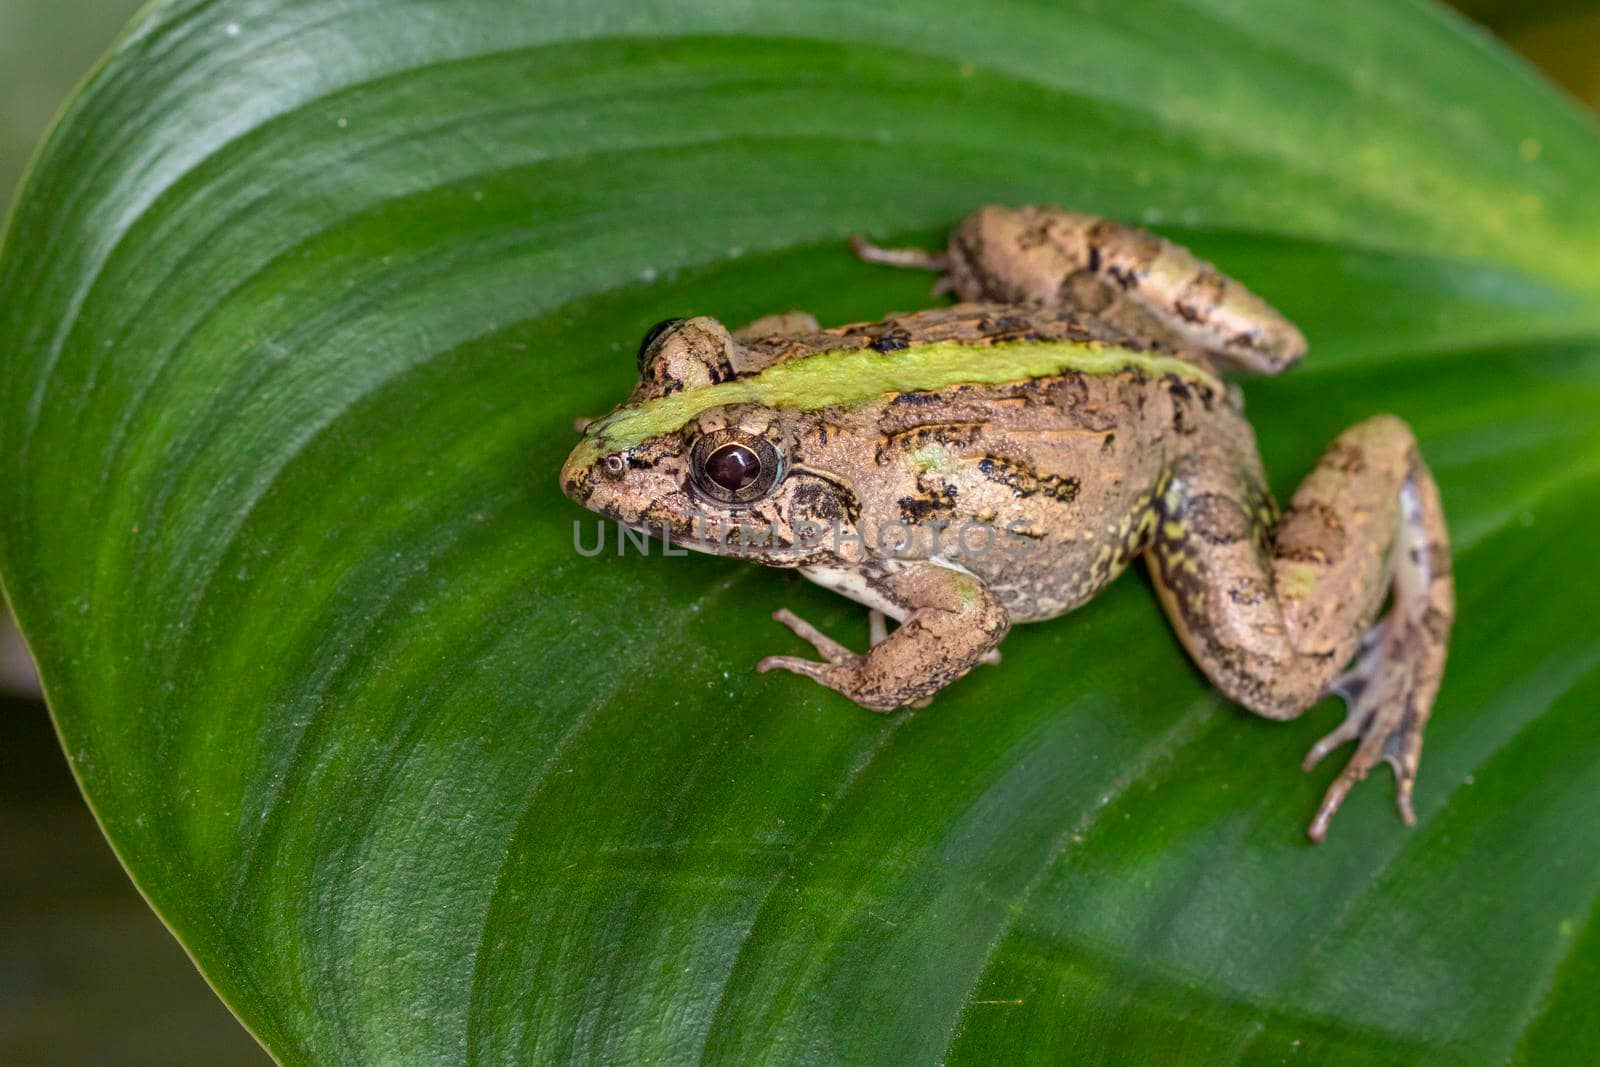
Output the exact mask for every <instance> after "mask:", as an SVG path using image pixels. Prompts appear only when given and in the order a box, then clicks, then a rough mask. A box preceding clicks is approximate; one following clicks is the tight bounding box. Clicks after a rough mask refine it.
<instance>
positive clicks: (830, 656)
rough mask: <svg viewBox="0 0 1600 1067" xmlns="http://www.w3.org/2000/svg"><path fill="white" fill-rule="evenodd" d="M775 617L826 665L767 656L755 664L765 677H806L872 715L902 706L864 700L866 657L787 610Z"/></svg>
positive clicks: (792, 658)
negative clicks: (786, 674)
mask: <svg viewBox="0 0 1600 1067" xmlns="http://www.w3.org/2000/svg"><path fill="white" fill-rule="evenodd" d="M772 617H773V618H774V619H776V620H777V621H778V622H781V623H783V624H784V625H785V626H787V627H788V628H789V629H790V630H792V631H794V635H795V636H796V637H798V638H800V640H802V641H805V642H806V643H808V644H809V645H811V647H813V648H815V649H816V650H817V654H818V655H820V656H821V657H822V658H823V659H824V660H826V661H827V662H826V663H818V662H817V661H815V660H809V659H801V658H800V657H799V656H768V657H767V658H765V659H763V660H762V661H761V662H760V663H758V664H756V670H758V671H760V672H761V673H763V674H765V673H766V672H767V671H770V670H785V671H793V672H794V673H795V674H803V675H805V676H806V677H807V678H810V679H811V680H812V681H815V682H820V683H821V684H823V685H825V686H827V687H828V688H829V689H832V690H833V691H834V692H836V693H839V694H842V695H843V696H846V697H849V698H850V699H851V700H853V701H855V702H856V703H857V704H860V705H861V706H862V707H864V708H868V709H870V710H872V711H877V712H887V711H894V710H895V709H896V708H898V707H900V706H901V704H900V702H899V701H894V702H892V703H885V702H884V701H882V700H878V701H869V700H868V699H866V698H865V694H864V693H863V692H862V684H861V683H862V669H863V667H864V666H865V665H866V657H865V656H859V655H857V654H856V653H854V652H851V651H850V650H849V649H848V648H846V647H845V646H844V645H841V644H840V643H839V642H837V641H835V640H834V639H833V638H831V637H829V636H828V635H827V634H825V633H823V632H822V631H821V630H819V629H817V628H816V627H815V626H813V625H811V624H810V623H809V622H806V620H804V619H802V618H801V617H800V616H798V615H796V614H795V613H794V612H792V611H790V610H789V609H788V608H783V609H781V610H779V611H775V612H773V613H772Z"/></svg>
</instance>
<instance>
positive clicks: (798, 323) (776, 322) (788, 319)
mask: <svg viewBox="0 0 1600 1067" xmlns="http://www.w3.org/2000/svg"><path fill="white" fill-rule="evenodd" d="M821 328H822V326H821V324H819V323H818V322H817V317H816V316H815V315H813V314H811V313H810V312H807V311H785V312H783V313H782V314H779V315H763V316H761V318H759V319H757V320H755V321H754V322H752V323H750V324H749V325H748V326H745V327H742V328H740V329H738V330H735V331H733V339H734V340H735V341H740V342H745V341H759V340H761V339H762V338H764V337H790V336H794V335H797V334H807V333H816V332H817V331H818V330H820V329H821Z"/></svg>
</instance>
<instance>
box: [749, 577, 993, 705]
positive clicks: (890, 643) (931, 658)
mask: <svg viewBox="0 0 1600 1067" xmlns="http://www.w3.org/2000/svg"><path fill="white" fill-rule="evenodd" d="M869 581H870V585H871V588H872V595H873V596H874V597H875V598H878V599H880V600H881V601H882V602H883V605H884V606H885V607H886V608H892V609H893V610H892V614H894V615H895V616H897V617H899V618H900V619H901V620H902V621H901V623H900V625H899V627H897V628H896V629H895V630H894V631H892V632H887V633H884V634H883V635H882V636H881V639H877V640H875V641H874V643H873V645H872V647H871V648H870V649H869V650H868V651H867V653H866V654H865V655H857V654H855V653H853V652H851V651H850V650H849V649H847V648H845V647H844V646H843V645H840V644H839V643H838V642H836V641H834V640H833V639H832V638H830V637H828V636H827V635H825V634H823V633H821V632H820V631H818V630H817V629H816V628H815V627H813V626H811V625H810V624H809V623H807V622H805V621H804V620H802V619H799V618H797V617H796V616H795V615H794V614H793V613H791V612H788V611H781V612H779V613H778V614H777V615H776V616H774V617H775V618H777V619H778V621H779V622H782V623H784V624H785V625H786V626H788V627H789V628H790V629H791V630H793V631H794V632H795V634H797V635H798V636H799V637H801V638H803V639H805V640H806V641H808V642H810V643H811V644H812V646H813V647H815V648H816V649H817V651H818V652H819V653H820V654H821V655H822V656H823V657H824V660H825V662H817V661H814V660H806V659H800V658H798V657H795V656H768V657H767V658H766V659H764V660H762V661H761V662H760V663H759V664H758V665H757V668H756V669H757V670H760V671H769V670H772V669H774V668H781V669H783V670H788V671H793V672H795V673H796V674H803V675H805V676H806V677H808V678H811V679H813V680H815V681H817V682H820V683H822V684H823V685H825V686H827V687H828V688H830V689H833V690H835V691H837V692H839V693H841V694H843V695H844V696H846V697H849V698H850V699H851V700H853V701H855V702H856V703H857V704H860V705H861V706H862V707H864V708H869V709H871V710H872V711H894V710H895V709H896V708H901V707H905V706H907V705H913V704H919V703H921V702H923V701H925V700H927V699H928V698H929V697H932V696H933V695H934V694H935V693H937V692H938V691H939V690H941V689H943V688H944V687H945V686H947V685H949V684H950V683H951V682H953V681H955V680H956V679H957V678H960V677H961V676H962V675H964V674H966V673H967V672H968V671H970V670H971V669H972V668H973V667H974V666H976V665H977V664H979V663H981V662H984V661H985V659H986V658H987V657H988V656H989V655H990V654H991V653H992V652H993V651H994V650H995V646H997V645H998V644H999V643H1000V640H1001V638H1003V637H1005V635H1006V630H1007V629H1008V628H1009V627H1010V619H1009V617H1008V616H1007V615H1006V611H1005V608H1004V607H1003V606H1002V605H1001V604H1000V601H999V600H998V599H996V598H995V596H994V594H992V593H991V592H989V590H988V589H987V588H986V587H985V586H984V585H983V583H982V582H980V581H979V580H978V579H977V578H975V577H973V576H972V575H970V574H967V573H965V572H962V571H957V570H952V569H951V568H949V567H941V566H939V565H937V564H933V563H926V562H921V561H896V562H895V563H893V564H892V565H887V566H885V567H884V568H883V570H882V571H881V573H877V574H873V575H871V576H870V579H869ZM874 637H875V638H878V637H879V635H878V634H877V633H874Z"/></svg>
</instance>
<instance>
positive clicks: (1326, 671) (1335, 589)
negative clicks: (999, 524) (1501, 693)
mask: <svg viewBox="0 0 1600 1067" xmlns="http://www.w3.org/2000/svg"><path fill="white" fill-rule="evenodd" d="M1251 477H1252V475H1251V474H1250V473H1247V474H1246V475H1243V476H1240V475H1237V474H1235V475H1233V476H1232V477H1231V480H1230V476H1229V474H1228V470H1227V469H1226V468H1223V467H1222V465H1215V464H1213V465H1207V468H1206V469H1199V468H1197V467H1193V466H1188V467H1186V466H1185V465H1184V464H1183V463H1181V462H1180V464H1179V465H1178V467H1177V469H1176V471H1175V474H1174V477H1173V479H1172V482H1171V486H1170V488H1169V491H1168V493H1167V494H1166V496H1165V497H1164V498H1163V500H1162V502H1161V506H1162V511H1163V521H1162V524H1161V528H1160V529H1159V530H1158V531H1157V536H1156V539H1155V541H1154V543H1153V545H1152V547H1151V550H1150V552H1149V561H1150V568H1151V573H1152V576H1153V578H1154V580H1155V584H1156V587H1157V589H1158V590H1159V591H1160V594H1161V598H1162V601H1163V603H1164V604H1165V605H1166V607H1167V611H1168V614H1169V615H1170V616H1171V618H1172V621H1173V625H1174V626H1175V628H1176V629H1177V631H1178V633H1179V635H1180V636H1181V637H1182V639H1183V642H1184V644H1185V645H1186V646H1187V647H1188V649H1189V651H1190V653H1191V654H1192V655H1193V656H1194V658H1195V660H1196V662H1197V663H1199V665H1200V667H1201V668H1202V669H1203V670H1204V671H1205V672H1206V674H1207V675H1208V676H1209V677H1210V678H1211V679H1212V681H1213V682H1214V683H1215V684H1216V685H1217V687H1218V688H1219V689H1221V690H1222V691H1223V692H1224V693H1226V694H1227V695H1228V696H1230V697H1231V698H1233V699H1234V700H1236V701H1238V702H1239V703H1241V704H1243V705H1244V706H1246V707H1248V708H1250V709H1251V710H1253V711H1256V712H1258V713H1260V714H1262V715H1266V716H1268V717H1271V718H1279V719H1282V718H1292V717H1293V716H1295V715H1298V714H1299V713H1300V712H1302V711H1304V710H1305V709H1306V708H1307V707H1308V706H1310V705H1311V704H1312V703H1314V702H1315V701H1316V700H1318V699H1319V698H1320V697H1321V696H1323V695H1324V694H1325V693H1327V692H1329V691H1330V690H1336V691H1339V692H1340V693H1342V694H1343V695H1344V696H1345V697H1346V699H1347V701H1348V702H1349V704H1350V716H1349V718H1348V719H1347V720H1346V723H1345V725H1344V726H1342V727H1340V729H1339V730H1336V731H1335V732H1334V733H1333V734H1332V735H1330V736H1329V737H1328V738H1327V739H1325V740H1324V742H1323V743H1321V744H1319V745H1318V746H1317V747H1316V748H1314V749H1313V750H1312V752H1311V755H1310V757H1309V758H1308V763H1311V762H1315V760H1316V759H1319V758H1321V756H1322V755H1324V754H1326V752H1327V751H1328V750H1329V749H1330V748H1331V747H1333V746H1334V745H1336V744H1338V743H1342V742H1344V741H1348V740H1355V739H1358V738H1359V739H1360V745H1359V746H1358V748H1357V751H1356V754H1355V755H1354V756H1353V757H1352V759H1351V761H1350V764H1349V766H1348V767H1347V768H1346V770H1345V772H1344V773H1343V774H1342V775H1341V776H1340V777H1339V778H1338V779H1337V780H1336V781H1335V782H1334V784H1333V786H1332V787H1331V788H1330V789H1329V792H1328V796H1327V798H1326V799H1325V800H1324V803H1323V808H1322V810H1321V811H1319V813H1318V816H1317V819H1316V821H1315V822H1313V824H1312V827H1311V834H1312V836H1313V837H1314V838H1320V836H1321V834H1322V833H1323V832H1324V831H1325V829H1326V825H1327V819H1328V817H1329V816H1331V815H1332V813H1333V811H1334V809H1336V808H1337V807H1338V805H1339V802H1340V801H1342V799H1343V797H1344V795H1345V793H1346V792H1348V790H1349V788H1350V786H1351V785H1353V784H1354V782H1356V781H1358V780H1359V779H1360V778H1362V777H1364V776H1365V774H1366V773H1367V771H1368V770H1370V769H1371V768H1372V767H1373V766H1375V765H1376V764H1377V763H1378V762H1379V761H1382V760H1386V761H1388V762H1389V763H1390V764H1391V765H1392V766H1393V767H1394V768H1395V772H1396V777H1397V780H1398V788H1399V803H1400V807H1401V812H1402V814H1403V815H1405V816H1406V817H1407V820H1408V821H1409V820H1410V795H1411V786H1412V782H1413V780H1414V778H1415V774H1416V767H1417V760H1418V758H1419V756H1420V752H1421V744H1422V728H1423V726H1424V724H1425V723H1426V721H1427V717H1428V714H1429V712H1430V710H1431V708H1432V704H1433V698H1434V695H1435V693H1436V692H1437V691H1438V686H1439V681H1440V677H1441V675H1442V673H1443V670H1444V660H1445V651H1446V642H1447V640H1448V637H1449V630H1450V624H1451V621H1452V618H1453V615H1454V610H1455V608H1454V592H1453V587H1452V584H1451V579H1450V549H1449V544H1448V540H1447V536H1446V532H1445V526H1444V514H1443V510H1442V509H1441V507H1440V504H1439V495H1438V490H1437V488H1436V487H1435V485H1434V482H1433V478H1432V475H1431V474H1430V473H1429V472H1428V469H1427V467H1426V466H1425V465H1424V464H1423V462H1422V459H1421V457H1420V455H1419V454H1418V452H1417V448H1416V442H1415V440H1414V439H1413V438H1412V435H1411V431H1410V429H1409V428H1408V427H1407V426H1406V425H1405V423H1403V422H1401V421H1400V420H1399V419H1396V418H1393V417H1392V416H1383V415H1380V416H1377V417H1375V418H1372V419H1369V420H1367V421H1366V422H1363V423H1360V424H1358V425H1356V426H1353V427H1351V428H1350V429H1349V430H1346V431H1345V432H1344V433H1343V434H1341V435H1340V436H1339V438H1338V439H1337V440H1336V441H1335V442H1334V443H1333V445H1332V446H1331V447H1330V448H1329V449H1328V450H1327V452H1325V453H1324V454H1323V456H1322V458H1321V460H1320V461H1319V462H1318V464H1317V467H1316V469H1315V470H1314V471H1312V473H1311V474H1310V475H1309V476H1307V478H1306V479H1305V481H1304V482H1302V483H1301V484H1300V487H1299V489H1298V490H1296V492H1295V495H1294V498H1293V500H1292V501H1291V502H1290V505H1289V508H1288V510H1287V511H1286V512H1285V513H1284V515H1283V517H1282V518H1281V519H1279V520H1278V521H1277V523H1276V525H1275V527H1274V528H1273V530H1272V532H1271V535H1270V536H1265V535H1264V534H1265V531H1264V529H1263V526H1264V523H1263V518H1262V515H1261V508H1262V507H1263V506H1264V505H1265V500H1264V498H1256V497H1253V495H1252V494H1250V493H1249V492H1248V490H1247V488H1244V487H1242V486H1241V485H1240V484H1238V483H1243V482H1247V481H1248V480H1249V479H1250V478H1251ZM1269 544H1270V545H1271V546H1272V547H1271V549H1270V550H1269V549H1268V548H1267V547H1266V546H1267V545H1269ZM1390 591H1392V592H1393V595H1394V606H1393V609H1392V610H1391V612H1390V613H1389V615H1387V616H1386V617H1385V618H1384V619H1383V620H1382V621H1380V622H1379V623H1378V624H1377V625H1376V626H1372V619H1373V616H1374V615H1375V614H1376V612H1377V610H1378V608H1379V607H1380V606H1381V605H1382V603H1383V598H1384V594H1385V593H1386V592H1390ZM1369 627H1371V628H1370V629H1369ZM1358 653H1359V655H1358ZM1353 656H1354V657H1356V659H1355V663H1354V664H1352V665H1351V666H1350V669H1349V670H1348V671H1346V672H1345V673H1344V674H1343V675H1340V674H1339V673H1338V672H1339V671H1340V669H1341V668H1343V667H1345V666H1346V664H1349V663H1350V661H1351V658H1352V657H1353Z"/></svg>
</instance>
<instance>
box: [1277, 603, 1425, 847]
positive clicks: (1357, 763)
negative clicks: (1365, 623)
mask: <svg viewBox="0 0 1600 1067" xmlns="http://www.w3.org/2000/svg"><path fill="white" fill-rule="evenodd" d="M1420 626H1421V623H1419V622H1417V621H1415V620H1413V619H1409V618H1407V617H1406V616H1405V615H1403V614H1402V613H1401V612H1399V611H1395V612H1391V613H1390V614H1389V615H1388V617H1386V618H1384V619H1383V620H1381V621H1380V622H1379V623H1378V624H1377V625H1375V626H1373V627H1372V629H1371V630H1369V631H1367V634H1366V637H1365V638H1364V639H1363V641H1362V643H1361V647H1360V650H1359V651H1358V652H1357V654H1356V658H1355V660H1354V662H1353V663H1351V665H1350V668H1349V669H1348V670H1346V671H1345V672H1344V673H1343V674H1341V675H1339V676H1338V677H1337V678H1335V679H1334V680H1333V681H1332V682H1331V683H1329V685H1328V692H1330V693H1337V694H1339V695H1340V696H1341V697H1343V698H1344V700H1345V703H1346V704H1347V705H1348V708H1349V710H1348V712H1347V713H1346V715H1345V720H1344V722H1342V723H1341V724H1339V726H1338V728H1337V729H1335V730H1333V731H1332V732H1331V733H1329V734H1328V735H1327V736H1326V737H1324V738H1323V739H1322V740H1320V741H1318V742H1317V743H1316V744H1315V745H1312V746H1311V750H1310V751H1309V752H1307V753H1306V758H1305V761H1304V762H1303V763H1302V764H1301V766H1302V767H1303V768H1304V769H1305V770H1308V771H1309V770H1311V769H1312V768H1313V767H1315V766H1316V765H1317V764H1318V763H1320V762H1321V761H1322V759H1323V757H1324V756H1326V755H1328V753H1330V752H1332V751H1333V750H1334V749H1336V748H1338V747H1339V746H1340V745H1343V744H1344V743H1345V742H1347V741H1356V742H1357V745H1356V750H1355V752H1354V754H1352V755H1351V757H1350V762H1349V763H1347V764H1345V768H1344V770H1343V771H1342V772H1341V773H1340V774H1339V777H1337V778H1335V779H1334V780H1333V784H1332V785H1330V786H1329V787H1328V791H1327V793H1326V794H1324V796H1323V798H1322V805H1321V807H1319V808H1318V809H1317V814H1316V817H1315V818H1314V819H1312V820H1311V825H1310V826H1309V827H1308V828H1307V829H1306V835H1307V836H1308V837H1310V838H1311V840H1313V841H1321V840H1322V838H1323V836H1324V835H1325V834H1326V833H1327V832H1328V821H1329V820H1330V819H1332V818H1333V815H1334V812H1336V811H1338V810H1339V805H1341V804H1343V803H1344V798H1345V796H1346V795H1347V794H1349V792H1350V790H1351V788H1352V787H1353V786H1354V785H1355V784H1356V783H1357V782H1359V781H1361V779H1363V778H1365V777H1366V776H1367V773H1368V772H1369V771H1371V770H1372V769H1373V768H1374V767H1376V766H1377V765H1378V764H1379V763H1380V762H1385V763H1388V764H1389V766H1390V767H1392V768H1393V769H1394V777H1395V805H1396V806H1397V807H1398V808H1399V809H1400V818H1401V819H1402V820H1403V821H1404V822H1405V824H1406V825H1407V826H1411V825H1413V824H1414V823H1415V822H1416V821H1417V815H1416V812H1415V811H1414V810H1413V809H1412V807H1411V791H1412V788H1413V786H1414V785H1415V784H1416V780H1417V762H1418V760H1419V759H1420V757H1421V755H1422V728H1423V727H1424V726H1425V725H1427V722H1428V713H1429V710H1430V706H1431V705H1432V703H1433V694H1434V691H1435V690H1436V689H1437V688H1438V685H1439V677H1438V672H1437V670H1434V669H1433V662H1434V657H1431V656H1429V655H1428V654H1427V652H1426V651H1425V650H1426V649H1427V648H1428V647H1429V644H1430V642H1429V641H1428V640H1427V638H1426V636H1425V635H1423V634H1422V633H1420V632H1419V627H1420ZM1430 674H1432V677H1429V675H1430Z"/></svg>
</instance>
